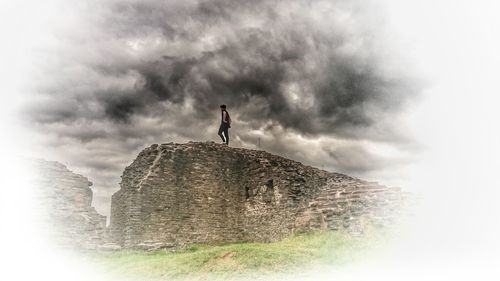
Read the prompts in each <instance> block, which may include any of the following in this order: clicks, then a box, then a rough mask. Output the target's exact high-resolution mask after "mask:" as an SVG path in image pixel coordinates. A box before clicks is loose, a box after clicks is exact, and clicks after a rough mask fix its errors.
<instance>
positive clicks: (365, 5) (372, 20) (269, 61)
mask: <svg viewBox="0 0 500 281" xmlns="http://www.w3.org/2000/svg"><path fill="white" fill-rule="evenodd" d="M57 9H58V11H57V12H58V17H57V20H58V22H52V23H51V24H52V25H51V29H50V32H49V33H47V34H46V37H45V38H43V39H42V42H44V43H43V44H40V45H39V46H37V48H36V49H35V52H36V53H37V56H36V57H35V60H34V61H33V67H32V72H31V73H30V74H31V75H30V79H31V82H32V83H31V85H30V86H29V88H28V89H27V90H28V91H30V92H32V94H31V95H30V98H29V100H28V101H27V102H26V105H25V106H24V107H23V109H22V116H23V119H24V120H25V125H26V126H27V127H29V128H30V129H32V130H33V132H34V138H35V139H36V140H37V144H38V145H39V146H40V147H41V149H38V150H37V154H39V156H40V157H43V158H45V159H54V160H59V161H61V162H63V163H65V164H66V165H68V166H69V168H70V169H72V170H74V171H76V172H79V173H82V174H84V175H85V176H87V177H89V179H90V180H91V181H93V182H94V192H95V200H96V202H95V203H94V204H95V205H96V207H97V208H98V209H99V211H100V212H102V213H105V214H108V213H109V210H108V209H109V196H110V195H111V194H112V193H113V192H115V191H116V190H117V188H118V183H119V177H120V175H121V173H122V171H123V169H124V167H125V166H127V165H128V164H130V163H131V161H132V160H133V159H134V158H135V156H136V155H137V153H138V152H139V151H140V150H141V149H143V148H144V147H146V146H149V145H150V144H153V143H167V142H171V141H174V142H187V141H191V140H194V141H208V140H212V141H217V142H219V139H218V136H217V134H216V133H217V129H218V125H219V123H220V121H219V118H220V115H219V105H220V104H226V105H227V106H228V111H229V112H230V114H231V116H232V119H233V126H232V127H233V128H232V129H231V130H230V134H231V139H232V141H231V145H232V146H237V147H246V148H257V144H258V143H259V139H260V144H261V148H262V149H265V150H267V151H270V152H272V153H276V154H279V155H282V156H285V157H289V158H292V159H295V160H298V161H302V162H304V163H306V164H310V165H314V166H317V167H321V168H324V169H327V170H331V171H338V172H344V173H348V174H350V175H355V176H359V177H363V178H368V179H371V180H379V179H380V180H382V181H383V182H384V180H386V181H387V182H389V183H390V184H393V183H395V184H397V183H398V178H397V177H398V175H397V173H395V172H394V171H396V170H398V171H399V170H400V167H401V165H405V164H407V163H410V162H411V161H413V160H414V154H415V153H416V152H417V151H418V149H419V145H418V143H417V142H415V141H414V140H413V139H412V136H411V132H409V130H407V129H405V127H404V126H403V125H402V124H401V122H399V121H400V120H401V119H402V118H403V115H404V113H405V112H406V109H407V108H409V107H411V106H412V105H414V104H416V103H418V97H419V91H421V90H422V89H423V88H424V83H423V81H422V79H421V77H419V76H418V74H417V72H416V70H415V69H414V68H413V67H412V65H411V63H410V61H409V59H408V56H405V53H404V52H402V51H401V50H400V49H398V48H396V47H395V46H393V45H391V42H393V41H392V40H389V39H390V37H391V30H390V28H389V27H388V24H387V20H386V13H387V11H386V10H385V9H383V8H381V7H379V6H377V5H375V4H373V3H372V2H366V1H342V0H338V1H301V0H300V1H299V0H297V1H251V2H250V1H243V0H242V1H234V0H231V1H229V0H215V1H202V0H193V1H185V0H183V1H159V0H148V1H92V0H91V1H81V2H79V3H77V4H75V3H71V4H69V3H58V6H57ZM391 169H392V170H391ZM388 171H389V172H388ZM391 171H392V172H391Z"/></svg>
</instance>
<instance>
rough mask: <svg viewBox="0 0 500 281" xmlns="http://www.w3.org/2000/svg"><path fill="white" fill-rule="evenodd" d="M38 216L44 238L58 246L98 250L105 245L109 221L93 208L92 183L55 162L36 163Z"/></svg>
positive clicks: (39, 161)
mask: <svg viewBox="0 0 500 281" xmlns="http://www.w3.org/2000/svg"><path fill="white" fill-rule="evenodd" d="M29 164H31V165H30V166H31V167H32V168H34V172H35V173H34V179H33V180H34V186H35V187H36V199H37V201H38V204H36V212H37V214H38V217H39V219H40V220H41V221H40V225H41V226H42V227H43V229H42V234H43V235H44V236H45V238H48V239H49V240H51V241H53V242H54V243H55V244H56V245H58V246H63V247H68V248H77V249H95V248H97V247H99V245H103V244H104V239H105V231H106V217H105V216H103V215H100V214H99V213H97V211H96V210H95V209H94V207H92V206H91V204H92V190H91V189H90V186H92V183H91V182H90V181H89V180H88V179H87V178H86V177H84V176H81V175H78V174H75V173H73V172H71V171H70V170H68V168H66V166H64V165H63V164H61V163H58V162H54V161H45V160H32V161H30V163H29Z"/></svg>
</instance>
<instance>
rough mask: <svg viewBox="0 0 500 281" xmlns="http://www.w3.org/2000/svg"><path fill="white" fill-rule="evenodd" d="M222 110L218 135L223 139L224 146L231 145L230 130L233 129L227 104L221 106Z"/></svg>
mask: <svg viewBox="0 0 500 281" xmlns="http://www.w3.org/2000/svg"><path fill="white" fill-rule="evenodd" d="M220 110H221V122H220V127H219V133H218V135H219V136H220V138H221V139H222V143H223V144H226V145H229V128H231V118H230V117H229V113H228V112H227V110H226V105H225V104H223V105H221V106H220ZM223 133H224V134H223Z"/></svg>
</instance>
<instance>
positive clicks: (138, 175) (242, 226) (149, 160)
mask: <svg viewBox="0 0 500 281" xmlns="http://www.w3.org/2000/svg"><path fill="white" fill-rule="evenodd" d="M404 197H405V193H402V192H401V191H400V189H399V188H388V187H385V186H382V185H379V184H377V183H375V182H367V181H363V180H360V179H357V178H353V177H350V176H346V175H343V174H339V173H331V172H327V171H323V170H320V169H316V168H313V167H309V166H305V165H302V164H301V163H299V162H296V161H292V160H289V159H286V158H283V157H280V156H276V155H273V154H270V153H267V152H265V151H259V150H250V149H243V148H232V147H228V146H225V145H220V144H216V143H214V142H190V143H187V144H174V143H168V144H161V145H158V144H154V145H152V146H150V147H148V148H146V149H144V150H143V151H142V152H141V153H140V154H139V155H138V156H137V158H136V159H135V160H134V161H133V163H132V164H130V166H128V167H126V169H125V171H124V173H123V175H122V180H121V183H120V190H119V191H117V192H116V193H115V194H113V196H112V202H111V222H110V227H109V232H110V239H111V240H112V241H113V242H114V243H116V244H118V245H120V246H121V247H124V248H168V247H177V246H180V245H185V244H191V243H214V242H242V241H276V240H280V239H283V238H285V237H287V236H289V235H290V234H292V233H294V232H300V231H308V230H313V229H331V230H347V231H349V232H351V233H360V232H362V231H363V228H364V227H365V225H366V224H368V223H369V224H375V225H385V224H390V223H392V222H393V221H394V219H395V217H396V216H397V213H398V210H400V208H401V206H402V204H403V202H404Z"/></svg>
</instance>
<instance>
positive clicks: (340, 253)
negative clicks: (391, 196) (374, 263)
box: [88, 229, 387, 280]
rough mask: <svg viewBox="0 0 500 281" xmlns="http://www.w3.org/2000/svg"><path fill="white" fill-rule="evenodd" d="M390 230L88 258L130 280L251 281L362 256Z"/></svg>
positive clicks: (113, 253)
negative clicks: (237, 280)
mask: <svg viewBox="0 0 500 281" xmlns="http://www.w3.org/2000/svg"><path fill="white" fill-rule="evenodd" d="M386 234H387V233H384V232H382V231H380V230H378V231H374V230H373V229H372V230H370V231H368V232H365V234H363V235H362V236H357V237H353V236H350V235H348V234H346V233H342V232H333V231H327V232H315V233H308V234H300V235H295V236H293V237H290V238H288V239H286V240H283V241H280V242H274V243H238V244H227V245H192V246H189V247H188V248H186V249H183V250H181V251H178V252H168V251H162V250H159V251H154V252H146V251H130V250H122V251H117V252H101V253H94V254H92V255H91V256H89V257H88V259H90V260H91V262H93V263H97V264H98V265H99V266H100V267H102V268H103V270H104V271H105V272H108V273H111V274H113V275H116V276H122V277H123V276H128V277H130V279H132V280H171V279H176V280H177V279H180V280H206V279H222V280H228V279H234V278H240V277H250V278H252V279H253V278H256V277H259V276H266V275H268V274H276V273H293V272H294V271H299V270H303V269H304V268H310V267H311V266H315V265H321V264H328V265H342V264H345V263H349V262H353V261H355V260H359V259H360V258H362V257H363V255H365V254H366V253H367V250H373V249H374V248H376V247H378V246H380V245H382V244H383V243H384V242H385V241H386V240H387V239H386V237H385V236H386ZM209 277H210V278H209Z"/></svg>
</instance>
